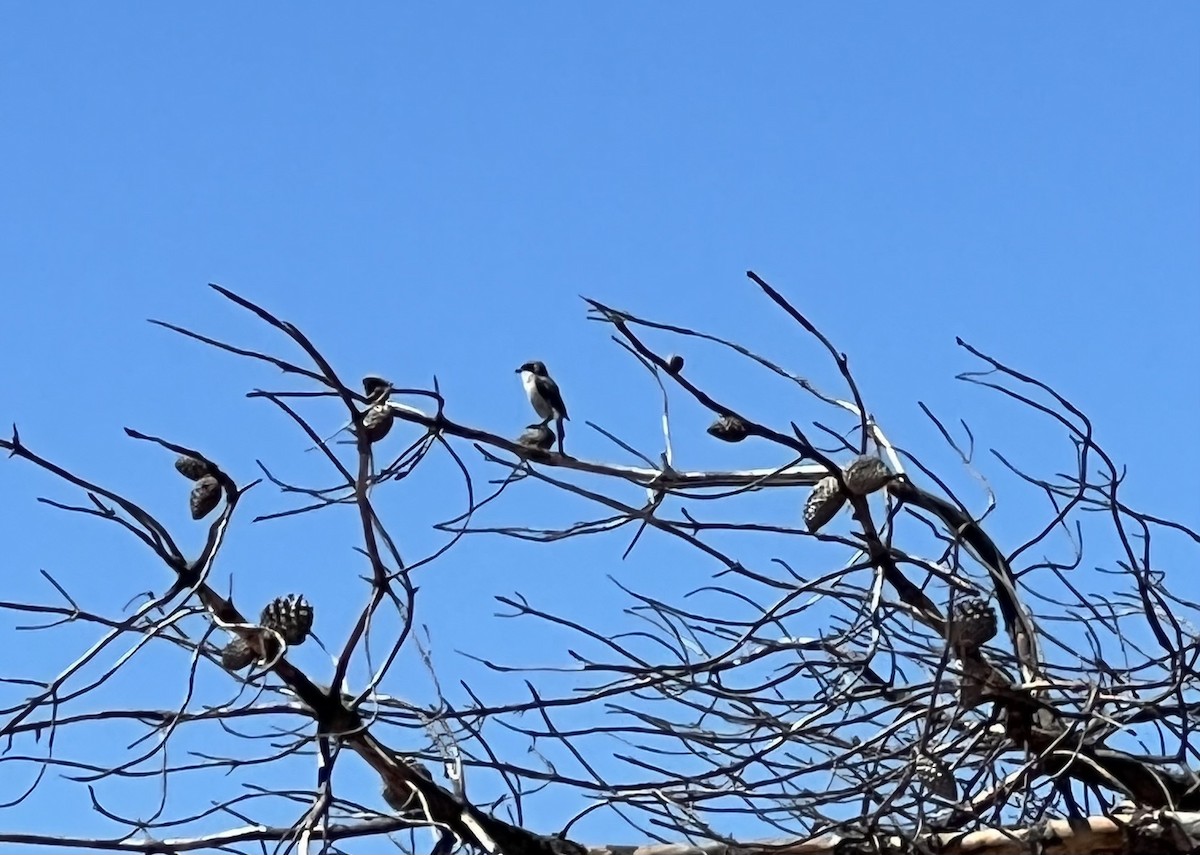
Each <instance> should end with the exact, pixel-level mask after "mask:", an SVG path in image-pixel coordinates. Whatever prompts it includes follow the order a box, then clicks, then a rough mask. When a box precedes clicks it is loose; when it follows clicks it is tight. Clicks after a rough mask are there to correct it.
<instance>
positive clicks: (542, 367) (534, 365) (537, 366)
mask: <svg viewBox="0 0 1200 855" xmlns="http://www.w3.org/2000/svg"><path fill="white" fill-rule="evenodd" d="M522 371H528V372H529V373H530V374H532V375H534V376H535V377H545V376H546V363H544V362H526V363H525V364H524V365H522V366H521V367H520V368H518V369H517V372H516V373H518V374H520V373H521V372H522Z"/></svg>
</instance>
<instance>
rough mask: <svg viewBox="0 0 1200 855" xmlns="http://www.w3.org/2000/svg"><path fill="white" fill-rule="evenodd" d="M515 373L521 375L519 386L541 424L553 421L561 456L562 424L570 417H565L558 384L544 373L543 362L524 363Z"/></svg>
mask: <svg viewBox="0 0 1200 855" xmlns="http://www.w3.org/2000/svg"><path fill="white" fill-rule="evenodd" d="M516 373H518V374H520V375H521V385H523V386H524V387H525V394H526V395H528V396H529V403H530V404H531V405H532V406H533V411H534V412H535V413H537V414H538V415H539V416H540V417H541V419H542V424H548V423H549V421H550V420H551V419H554V421H555V427H556V429H557V431H558V453H559V454H562V453H563V439H564V438H565V437H566V429H565V428H564V427H563V422H564V421H567V420H568V419H569V418H570V416H568V415H567V405H566V404H564V403H563V399H562V393H561V392H559V391H558V384H557V383H555V382H554V379H553V378H552V377H551V376H550V373H549V372H548V371H546V363H544V362H538V361H534V362H526V363H525V364H524V365H522V366H521V367H520V368H518V369H517V371H516Z"/></svg>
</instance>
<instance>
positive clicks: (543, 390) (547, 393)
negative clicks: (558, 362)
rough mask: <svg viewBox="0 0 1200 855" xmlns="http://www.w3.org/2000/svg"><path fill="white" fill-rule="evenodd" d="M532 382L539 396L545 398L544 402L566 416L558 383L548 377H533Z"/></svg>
mask: <svg viewBox="0 0 1200 855" xmlns="http://www.w3.org/2000/svg"><path fill="white" fill-rule="evenodd" d="M533 382H534V384H535V385H536V386H537V390H538V392H539V393H540V394H541V396H542V397H543V398H545V399H546V403H548V404H549V405H550V406H551V407H553V408H554V411H555V412H556V413H558V414H559V415H561V416H562V417H563V418H564V419H565V418H567V405H566V404H564V403H563V399H562V393H561V392H559V391H558V384H557V383H555V382H554V381H553V380H552V379H550V378H549V377H535V378H534V379H533Z"/></svg>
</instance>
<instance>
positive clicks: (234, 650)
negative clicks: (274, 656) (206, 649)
mask: <svg viewBox="0 0 1200 855" xmlns="http://www.w3.org/2000/svg"><path fill="white" fill-rule="evenodd" d="M257 658H258V657H257V656H256V655H255V653H254V651H253V650H251V649H250V645H248V644H247V643H246V642H245V641H243V640H242V639H241V637H240V636H234V638H233V640H232V641H230V642H229V643H228V644H226V645H225V647H224V648H223V649H222V650H221V664H222V665H224V666H225V667H226V668H228V669H229V670H230V671H241V670H242V669H243V668H245V667H246V666H247V665H249V664H250V663H251V662H253V661H254V660H255V659H257Z"/></svg>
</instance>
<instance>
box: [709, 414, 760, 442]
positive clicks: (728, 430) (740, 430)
mask: <svg viewBox="0 0 1200 855" xmlns="http://www.w3.org/2000/svg"><path fill="white" fill-rule="evenodd" d="M708 433H709V434H710V435H711V436H715V437H716V438H717V439H719V440H722V441H723V442H741V441H742V440H743V439H745V438H746V437H747V436H749V435H750V428H748V427H747V426H746V423H745V422H744V421H742V420H741V419H739V418H738V417H737V416H721V417H720V418H718V419H717V420H716V421H715V422H713V423H712V424H711V425H709V426H708Z"/></svg>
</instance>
